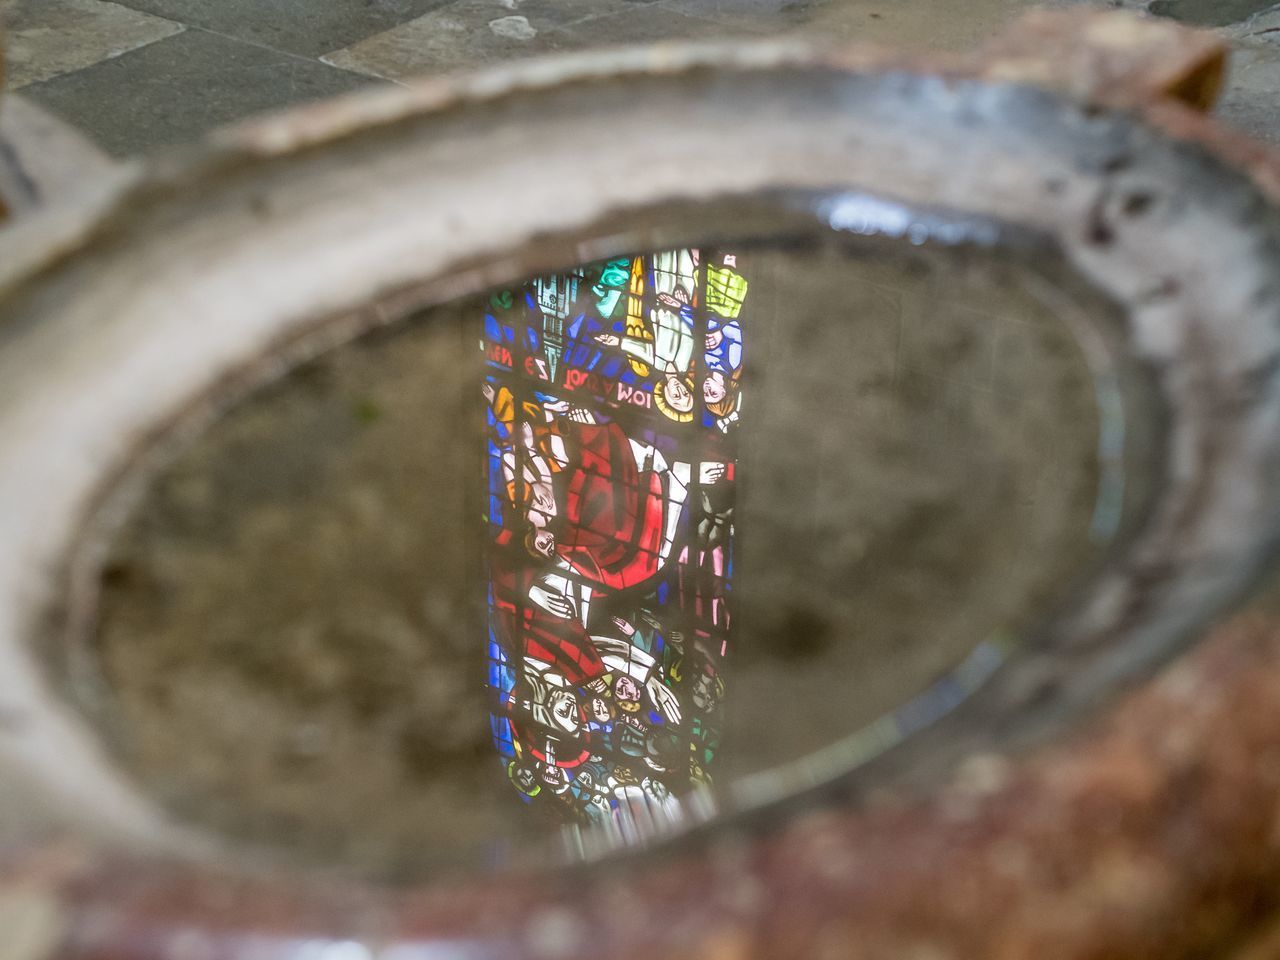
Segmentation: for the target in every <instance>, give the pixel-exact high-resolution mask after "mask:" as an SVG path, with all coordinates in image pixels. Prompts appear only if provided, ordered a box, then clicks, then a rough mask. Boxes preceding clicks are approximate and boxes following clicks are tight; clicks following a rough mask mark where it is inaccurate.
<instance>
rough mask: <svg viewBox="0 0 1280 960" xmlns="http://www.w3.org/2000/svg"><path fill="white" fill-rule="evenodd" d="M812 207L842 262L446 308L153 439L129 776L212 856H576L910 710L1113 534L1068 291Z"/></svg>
mask: <svg viewBox="0 0 1280 960" xmlns="http://www.w3.org/2000/svg"><path fill="white" fill-rule="evenodd" d="M840 210H841V211H842V213H841V217H840V218H837V217H836V216H835V214H834V213H833V214H832V221H833V222H836V221H837V220H839V223H840V226H841V229H842V230H844V232H845V233H848V234H853V235H856V236H857V239H858V241H859V244H861V242H862V241H863V240H866V245H865V246H862V245H859V246H858V247H856V248H854V247H850V246H848V245H847V244H845V243H843V242H837V241H836V240H832V239H831V238H827V239H826V240H823V239H816V240H814V241H813V242H788V243H777V244H753V245H743V246H736V245H735V246H733V247H726V248H721V249H719V250H715V251H713V248H711V247H708V246H704V247H702V248H701V253H700V254H697V255H695V253H694V252H693V250H670V249H667V250H660V251H659V252H657V253H645V254H642V255H640V256H636V257H626V258H621V259H617V260H613V261H609V262H606V263H597V264H595V265H593V266H589V267H581V268H578V269H573V270H568V271H566V272H564V273H560V274H556V275H552V276H545V277H541V278H538V279H534V280H531V281H529V282H528V283H525V284H521V285H519V286H518V287H516V288H513V289H510V290H506V291H497V292H490V293H486V294H484V295H483V296H480V297H475V298H467V299H465V300H461V301H457V302H453V303H448V304H443V305H440V306H437V307H433V308H431V309H430V310H427V311H424V312H423V313H421V314H419V315H417V316H415V317H412V318H409V317H406V318H404V319H405V321H406V322H403V323H396V324H391V325H388V326H387V327H385V328H382V329H380V330H379V331H377V332H375V333H372V334H370V335H368V336H365V337H363V338H360V339H359V340H358V341H356V342H354V343H351V344H348V345H346V346H344V347H342V348H341V349H337V350H332V351H329V352H327V353H326V354H324V355H322V356H319V357H317V358H316V359H315V360H313V361H310V362H308V363H306V364H304V365H303V366H302V367H300V368H299V369H297V370H295V371H293V372H292V373H290V374H288V375H287V376H285V377H283V378H281V379H280V380H279V381H277V382H275V383H273V384H271V385H269V386H266V387H264V388H263V389H261V390H259V391H257V392H255V393H254V394H253V395H252V396H250V397H247V398H245V399H244V401H243V402H241V403H240V404H238V405H237V406H235V407H234V408H233V409H231V410H229V411H227V413H226V414H225V415H224V416H222V417H220V418H219V420H218V421H217V422H216V423H214V424H213V425H212V426H210V427H209V428H208V429H207V430H204V431H203V432H201V433H199V435H198V436H192V437H190V438H189V440H188V441H186V442H185V443H184V445H183V446H182V448H181V449H173V450H172V459H171V460H169V461H168V462H167V463H166V465H165V466H163V468H162V469H159V470H158V471H157V472H156V473H155V474H154V475H153V476H150V477H148V478H147V479H146V484H145V487H144V489H145V493H144V495H143V496H142V497H141V499H139V500H137V501H136V502H135V501H131V500H129V499H128V495H127V492H126V493H125V494H122V503H121V504H120V509H121V512H122V513H124V512H127V519H126V520H125V521H124V523H123V526H121V527H119V528H116V527H111V530H112V533H111V543H110V551H109V556H108V558H107V562H106V565H105V567H104V569H103V571H102V577H101V603H100V607H99V609H100V619H99V626H98V630H97V632H96V634H95V635H94V636H93V637H92V638H88V644H87V646H86V647H85V649H83V650H81V651H79V654H80V655H79V656H78V659H77V660H76V664H77V666H78V667H80V668H82V669H80V670H79V672H78V673H77V675H76V677H75V678H74V680H75V688H74V689H75V692H76V694H77V695H78V696H79V701H80V702H81V703H82V704H83V705H84V706H85V707H86V709H88V710H89V711H91V713H92V716H93V721H94V723H95V725H96V727H97V728H98V729H100V730H103V731H104V736H105V737H106V738H107V739H108V741H109V743H110V745H111V747H112V748H113V750H114V751H115V754H116V756H118V757H119V758H121V760H122V762H123V763H124V764H125V765H126V766H127V768H128V770H129V771H130V773H131V774H132V775H134V776H136V777H137V779H138V780H139V781H141V782H142V783H143V784H144V786H145V787H146V789H147V790H149V791H150V792H151V793H153V794H154V795H155V796H156V797H157V798H158V799H159V800H160V801H162V802H163V803H165V804H166V805H167V806H168V807H169V808H170V809H172V810H173V811H175V813H176V814H177V815H178V816H179V817H181V818H183V819H185V820H187V821H190V822H193V823H195V824H198V825H199V826H201V827H205V828H208V829H210V830H211V831H213V832H215V833H220V834H224V835H228V836H232V837H235V838H237V839H240V840H244V841H248V842H249V843H251V844H260V845H264V846H268V845H269V846H271V847H274V848H277V849H279V848H286V849H288V850H290V851H292V852H294V853H296V854H298V855H300V856H301V857H303V858H304V859H310V860H327V861H329V862H339V863H344V864H350V865H355V866H358V867H361V868H365V869H369V870H372V871H376V872H379V873H384V874H386V873H391V874H396V873H399V874H402V875H415V874H416V875H421V874H422V873H423V872H427V871H433V870H436V869H440V868H463V867H465V868H470V869H476V868H484V867H486V866H489V865H493V864H512V863H516V864H521V865H529V864H545V863H548V862H552V861H554V859H555V856H556V852H557V850H558V849H560V848H561V845H562V842H563V841H564V840H565V831H562V830H561V827H565V828H566V830H567V833H568V840H569V841H570V843H571V847H570V852H571V853H572V854H574V855H577V854H581V853H586V854H588V855H595V854H598V853H603V852H605V851H607V850H609V849H613V848H614V847H615V846H616V845H617V844H619V843H623V842H627V843H629V842H633V841H639V840H642V839H644V837H645V836H647V835H650V834H653V833H661V832H666V831H669V830H671V829H674V828H676V827H678V826H683V825H687V824H688V823H690V822H691V821H696V820H699V819H701V818H702V817H704V816H707V815H710V814H711V813H712V812H713V807H714V811H716V812H723V811H737V810H741V809H743V808H744V807H745V806H750V805H752V804H755V803H758V802H760V801H761V800H767V799H768V798H770V797H774V796H777V795H779V794H785V793H789V792H793V791H795V790H797V789H803V788H805V787H807V786H811V785H812V784H814V783H817V782H821V781H823V780H826V779H829V778H830V777H832V776H836V775H839V774H842V773H844V772H846V771H848V770H849V769H850V767H852V766H854V765H856V764H857V763H858V762H860V761H861V760H863V759H866V758H867V757H868V756H872V755H874V754H875V753H877V752H879V751H880V750H883V749H885V748H886V747H888V746H891V745H892V744H893V743H895V742H896V741H897V740H899V739H901V737H902V736H903V735H905V734H907V733H910V732H911V731H912V730H915V729H918V728H919V727H920V726H922V725H926V724H928V723H929V722H931V721H933V720H936V719H937V717H938V716H940V715H941V714H942V713H945V711H946V710H947V709H949V708H950V707H952V706H954V705H955V704H956V703H957V702H959V701H960V700H962V699H963V698H965V697H966V696H967V695H969V694H970V693H971V692H972V691H973V690H974V689H975V687H976V686H977V685H978V684H979V683H980V682H981V681H982V679H983V677H985V676H986V675H987V673H989V671H990V670H991V669H992V668H993V667H994V666H995V664H997V663H998V662H999V656H1000V653H1001V650H1002V649H1003V643H1004V640H1005V639H1006V638H1010V639H1011V638H1016V637H1018V636H1019V635H1020V634H1021V631H1023V630H1024V629H1025V628H1026V627H1027V626H1028V625H1032V624H1034V623H1035V622H1036V621H1037V620H1038V619H1039V618H1040V617H1041V616H1042V615H1043V614H1044V613H1045V612H1046V611H1047V610H1049V609H1051V607H1052V604H1054V603H1056V602H1058V601H1059V600H1060V599H1061V598H1062V597H1064V596H1065V595H1066V594H1067V592H1068V591H1069V590H1070V588H1071V585H1072V582H1073V577H1074V576H1075V575H1076V574H1077V573H1078V571H1080V570H1081V569H1082V567H1083V566H1084V565H1086V564H1088V563H1089V562H1091V561H1092V560H1093V559H1094V558H1095V557H1096V556H1097V555H1098V550H1099V548H1100V547H1103V546H1105V544H1104V543H1103V542H1102V541H1105V535H1106V533H1107V530H1102V531H1101V532H1102V534H1103V536H1102V538H1101V540H1099V539H1095V534H1096V533H1098V532H1099V531H1098V530H1097V529H1096V528H1094V527H1091V521H1092V520H1093V518H1094V517H1095V516H1096V515H1097V510H1096V508H1097V506H1098V491H1099V480H1100V477H1101V476H1102V475H1103V474H1104V473H1106V470H1103V469H1101V466H1102V465H1103V463H1104V461H1106V459H1107V458H1108V457H1111V458H1112V459H1114V455H1115V454H1112V453H1106V452H1105V451H1107V450H1111V448H1112V446H1115V447H1116V449H1117V450H1118V449H1119V448H1120V447H1121V446H1122V445H1120V444H1107V443H1104V453H1102V454H1100V453H1099V436H1100V434H1099V426H1100V423H1103V422H1104V421H1105V418H1103V417H1100V413H1101V412H1103V409H1102V408H1100V405H1099V404H1098V402H1097V400H1096V397H1097V396H1099V395H1102V396H1104V398H1105V391H1104V392H1103V393H1102V394H1099V393H1098V392H1097V390H1098V380H1097V379H1096V378H1095V377H1094V376H1093V373H1092V371H1091V370H1090V366H1089V364H1088V363H1087V362H1086V361H1085V358H1084V355H1083V354H1082V351H1081V349H1080V346H1079V344H1077V343H1076V341H1075V339H1074V338H1073V336H1072V333H1071V330H1070V328H1069V327H1068V326H1067V325H1066V324H1064V323H1063V322H1062V316H1063V310H1062V309H1060V308H1059V306H1057V305H1056V301H1049V300H1046V298H1044V297H1041V296H1039V295H1037V294H1033V293H1031V292H1030V288H1029V285H1028V284H1027V283H1024V282H1023V280H1024V279H1025V278H1022V277H1020V276H1018V275H1016V274H1015V275H1013V276H1011V273H1013V271H1011V270H1009V269H1006V268H1005V266H1004V264H1003V263H1002V262H1001V261H1000V259H999V257H995V258H992V257H988V256H987V255H986V254H981V255H979V254H973V253H971V254H970V255H967V256H959V257H954V256H951V255H950V254H948V252H947V251H946V250H943V249H938V248H935V247H933V246H931V245H930V244H927V243H926V244H924V245H923V246H920V247H917V246H916V245H915V243H914V242H913V240H912V239H911V237H910V236H905V237H903V238H899V239H884V240H883V241H882V242H881V241H876V242H872V241H873V239H874V238H864V237H862V236H861V234H862V233H863V232H874V231H875V230H879V231H880V232H886V231H888V230H889V227H891V226H892V224H888V225H887V226H886V225H884V224H881V226H879V227H877V226H876V223H881V221H883V220H884V219H885V211H884V209H883V207H880V208H874V209H872V208H869V207H868V206H867V205H866V204H862V205H860V206H857V207H848V206H847V205H846V206H845V207H841V208H840ZM872 214H875V215H876V216H877V217H879V218H880V219H879V220H876V221H875V223H872V219H871V215H872ZM727 251H728V252H731V254H737V256H736V257H735V256H732V255H730V256H726V252H727ZM1085 306H1087V307H1088V309H1094V308H1096V305H1093V304H1088V305H1085ZM485 317H488V318H489V319H488V320H485V319H483V318H485ZM1105 406H1106V405H1105V404H1104V405H1102V407H1105ZM1114 434H1115V431H1114V430H1112V431H1110V433H1106V434H1105V435H1104V437H1103V439H1104V441H1105V439H1106V436H1114ZM482 438H483V439H482ZM125 508H127V510H126V509H125ZM107 513H108V514H109V513H111V511H107ZM117 515H120V514H117ZM1108 529H1110V528H1108ZM992 641H994V642H992ZM486 657H487V662H486ZM495 742H496V748H497V751H498V752H500V753H501V754H502V756H501V763H499V762H496V759H495ZM521 797H524V799H525V800H527V801H528V806H527V808H525V809H522V807H521V803H520V799H519V798H521ZM597 821H599V822H603V824H604V827H603V829H593V828H592V824H593V823H596V822H597Z"/></svg>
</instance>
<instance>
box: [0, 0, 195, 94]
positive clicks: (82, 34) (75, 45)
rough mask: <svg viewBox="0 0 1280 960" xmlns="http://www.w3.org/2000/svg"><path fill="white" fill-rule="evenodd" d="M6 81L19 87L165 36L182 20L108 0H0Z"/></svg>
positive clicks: (179, 25) (177, 31)
mask: <svg viewBox="0 0 1280 960" xmlns="http://www.w3.org/2000/svg"><path fill="white" fill-rule="evenodd" d="M0 23H3V26H4V40H5V74H6V76H5V85H6V86H7V87H8V88H9V89H10V90H16V89H18V88H19V87H24V86H26V85H27V84H29V83H35V82H37V81H39V80H49V79H51V78H52V77H56V76H59V75H61V74H64V73H71V72H72V71H75V70H80V69H82V68H84V67H88V66H92V65H93V64H95V63H98V62H99V61H101V60H107V59H109V58H111V57H118V56H119V55H120V54H122V53H127V52H129V51H130V50H136V49H138V48H139V47H143V46H146V45H147V44H149V43H154V42H155V41H157V40H163V39H164V38H165V37H168V36H172V35H173V34H175V33H179V32H180V31H181V30H182V24H180V23H174V22H173V21H172V20H166V19H163V18H161V17H154V16H151V15H150V14H146V13H140V12H138V11H137V10H131V9H129V8H128V7H124V6H121V5H120V4H118V3H105V2H103V0H0Z"/></svg>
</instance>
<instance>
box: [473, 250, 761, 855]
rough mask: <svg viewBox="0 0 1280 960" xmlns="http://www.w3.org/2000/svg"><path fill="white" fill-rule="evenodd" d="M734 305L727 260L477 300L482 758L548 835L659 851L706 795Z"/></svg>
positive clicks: (736, 348)
mask: <svg viewBox="0 0 1280 960" xmlns="http://www.w3.org/2000/svg"><path fill="white" fill-rule="evenodd" d="M748 286H749V284H748V278H747V276H746V275H745V274H744V272H742V270H741V268H740V265H739V263H738V258H737V257H735V256H734V255H733V254H726V253H723V252H712V251H709V250H697V249H679V250H667V251H660V252H657V253H652V254H644V255H639V256H632V257H620V258H618V259H614V260H609V261H606V262H601V263H594V264H591V265H588V266H585V267H582V268H579V269H577V270H573V271H570V272H566V273H560V274H555V275H551V276H546V277H540V278H538V279H536V280H533V281H532V282H530V283H528V284H526V285H525V286H524V287H522V288H520V289H515V290H510V291H503V292H499V293H496V294H494V295H493V296H492V297H491V298H490V301H489V304H488V309H487V311H486V313H485V316H484V335H483V339H482V348H483V350H484V355H485V361H486V372H485V379H484V383H483V396H484V402H485V409H486V460H485V463H486V466H485V473H486V481H487V500H488V507H487V514H486V518H485V522H486V524H487V527H488V538H487V549H486V562H487V570H488V581H487V582H488V611H489V612H488V623H489V636H488V647H489V671H488V681H487V682H488V685H489V688H490V690H491V693H492V730H493V740H494V745H495V747H496V749H497V752H498V754H499V755H500V758H501V762H502V763H503V765H504V766H505V767H506V770H507V774H508V776H509V778H510V780H511V784H512V786H513V788H514V790H515V792H516V794H517V795H518V796H519V797H521V798H522V799H523V800H524V801H525V802H526V803H528V804H530V805H533V806H536V807H538V808H540V809H542V810H544V811H545V812H547V813H548V814H550V815H552V816H553V817H554V818H555V819H557V820H559V821H560V822H562V823H569V824H582V825H595V826H600V827H603V828H605V829H606V831H613V832H617V833H619V834H620V835H622V836H624V837H626V836H629V835H630V834H632V833H633V832H635V831H637V830H638V831H641V832H644V831H645V830H652V829H661V828H663V827H664V826H666V825H671V824H675V823H679V822H681V821H683V820H686V819H688V817H689V816H690V815H691V806H690V799H689V798H691V797H695V796H704V795H705V791H706V789H707V788H708V787H709V785H710V782H711V776H712V767H713V760H714V757H715V754H716V750H717V747H718V742H719V737H720V730H721V728H722V719H721V717H722V709H723V703H724V697H725V694H726V690H725V681H724V677H723V668H724V663H725V659H726V657H727V656H728V654H729V634H730V627H731V623H732V603H731V584H732V580H733V563H734V528H733V513H734V499H735V496H734V489H735V484H736V480H737V477H736V456H735V448H736V444H737V431H738V427H739V423H740V418H741V411H742V404H743V391H742V368H743V351H744V346H745V340H744V334H743V324H744V322H745V321H746V314H747V313H748V312H749V311H748V310H747V308H746V307H745V304H746V302H747V295H748Z"/></svg>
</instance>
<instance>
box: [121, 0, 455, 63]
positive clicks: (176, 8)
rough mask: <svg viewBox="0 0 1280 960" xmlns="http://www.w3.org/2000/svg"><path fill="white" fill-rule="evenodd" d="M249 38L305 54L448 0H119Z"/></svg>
mask: <svg viewBox="0 0 1280 960" xmlns="http://www.w3.org/2000/svg"><path fill="white" fill-rule="evenodd" d="M122 2H123V3H125V4H126V5H127V6H130V7H133V8H134V9H135V10H145V11H146V12H147V13H154V14H158V15H159V16H162V17H169V18H170V19H173V20H180V21H181V22H183V23H186V24H190V25H191V26H195V27H203V28H204V29H206V30H212V31H214V32H216V33H222V34H225V35H226V36H229V37H236V38H237V39H240V40H246V41H249V42H250V43H260V44H263V45H264V46H268V47H272V48H274V49H277V50H285V51H288V52H289V53H296V54H299V55H300V56H304V57H318V56H320V54H322V53H328V52H329V51H330V50H337V49H339V48H341V47H345V46H349V45H350V44H352V43H355V42H356V41H357V40H362V39H364V38H365V37H369V36H372V35H373V34H375V33H381V32H382V31H383V30H388V29H390V28H391V27H394V26H396V25H397V24H400V23H404V22H405V21H407V20H412V19H413V18H414V17H418V16H421V15H422V14H424V13H427V12H429V11H431V10H435V9H437V8H439V7H443V6H445V5H447V4H448V3H449V2H450V0H122Z"/></svg>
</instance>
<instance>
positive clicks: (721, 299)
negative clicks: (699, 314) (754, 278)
mask: <svg viewBox="0 0 1280 960" xmlns="http://www.w3.org/2000/svg"><path fill="white" fill-rule="evenodd" d="M746 299H747V278H746V277H744V276H743V275H742V274H740V273H735V272H734V271H732V270H730V269H729V268H728V267H724V268H723V269H721V268H719V267H713V266H711V265H710V264H708V265H707V309H708V310H711V311H712V312H714V313H716V314H719V315H720V316H721V317H724V318H725V319H726V320H735V319H737V317H738V314H740V313H741V312H742V303H743V301H744V300H746Z"/></svg>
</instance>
